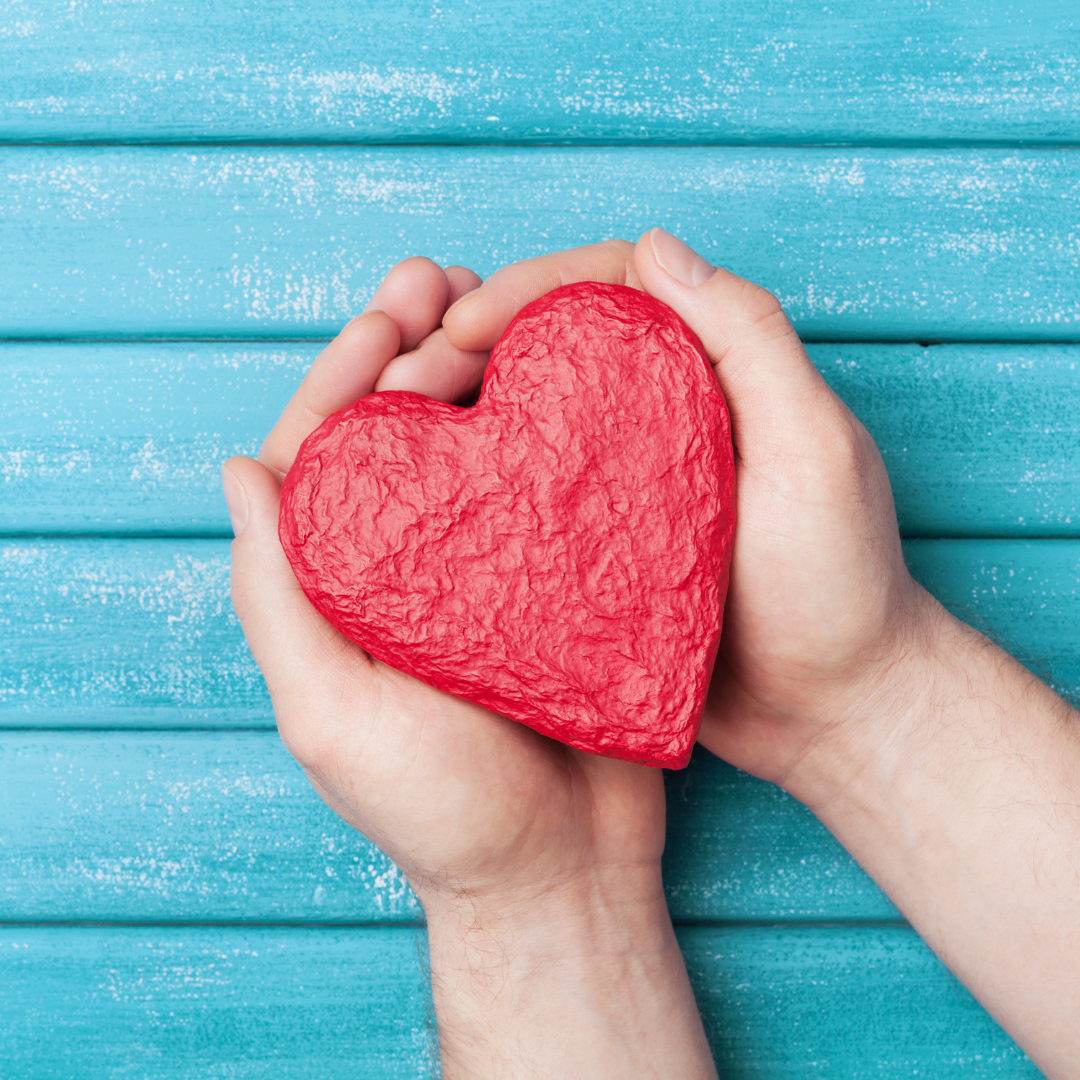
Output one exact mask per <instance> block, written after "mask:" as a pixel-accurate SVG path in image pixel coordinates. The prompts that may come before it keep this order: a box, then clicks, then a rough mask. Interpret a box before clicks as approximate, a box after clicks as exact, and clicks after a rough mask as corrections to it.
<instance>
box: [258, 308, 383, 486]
mask: <svg viewBox="0 0 1080 1080" xmlns="http://www.w3.org/2000/svg"><path fill="white" fill-rule="evenodd" d="M400 342H401V336H400V333H399V331H398V325H397V323H396V322H395V321H394V320H393V319H392V318H391V317H390V316H389V315H388V314H386V313H385V312H382V311H373V312H369V313H368V314H366V315H360V316H359V317H358V318H355V319H353V320H352V322H350V323H348V324H346V326H345V328H344V329H343V330H342V331H341V333H340V334H338V336H337V337H336V338H334V340H333V341H331V342H330V344H329V345H327V346H326V348H325V349H323V351H322V352H321V353H319V355H318V356H317V357H316V358H315V362H314V363H313V364H312V365H311V367H310V369H309V370H308V373H307V374H306V375H305V376H304V379H303V382H301V383H300V385H299V386H298V387H297V390H296V393H295V394H293V396H292V399H291V400H290V401H289V404H288V405H286V406H285V409H284V411H283V412H282V414H281V416H280V417H279V418H278V422H277V423H276V424H275V425H274V427H273V429H272V430H271V432H270V434H269V435H267V437H266V441H265V442H264V443H263V444H262V448H261V449H260V450H259V461H261V462H262V463H263V465H265V466H266V467H267V468H268V469H269V470H270V471H271V472H272V473H273V474H274V475H275V476H276V477H277V478H278V480H282V479H284V477H285V474H286V473H287V472H288V471H289V468H290V467H291V466H292V463H293V461H294V459H295V458H296V452H297V451H298V450H299V449H300V444H301V443H302V442H303V441H304V440H305V439H306V438H307V437H308V436H309V435H310V434H311V433H312V432H313V431H314V430H315V429H316V428H317V427H318V426H319V425H320V424H321V423H322V422H323V421H324V420H325V419H326V418H327V417H328V416H331V415H332V414H333V413H336V412H337V411H338V410H339V409H344V408H345V406H346V405H351V404H352V403H353V402H354V401H356V400H357V399H358V398H362V397H363V396H364V395H365V394H370V393H371V391H372V390H373V389H374V388H375V382H376V380H377V379H378V377H379V375H380V374H381V373H382V370H383V368H384V367H386V365H387V364H388V363H389V362H390V361H391V360H392V359H393V358H394V357H395V356H396V355H397V353H398V349H399V347H400Z"/></svg>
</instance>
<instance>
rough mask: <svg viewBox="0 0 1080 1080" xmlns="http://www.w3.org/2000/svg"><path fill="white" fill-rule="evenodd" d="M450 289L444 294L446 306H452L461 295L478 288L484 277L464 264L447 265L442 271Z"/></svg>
mask: <svg viewBox="0 0 1080 1080" xmlns="http://www.w3.org/2000/svg"><path fill="white" fill-rule="evenodd" d="M444 272H445V274H446V280H447V282H448V283H449V285H450V289H449V291H448V292H447V294H446V305H447V307H453V305H454V304H456V303H457V302H458V301H459V300H460V299H461V298H462V297H463V296H465V295H467V294H468V293H471V292H472V291H473V290H474V289H479V288H480V286H481V285H483V283H484V279H483V278H482V277H481V276H480V275H479V274H478V273H476V271H475V270H469V269H467V268H466V267H464V266H448V267H447V268H446V270H445V271H444Z"/></svg>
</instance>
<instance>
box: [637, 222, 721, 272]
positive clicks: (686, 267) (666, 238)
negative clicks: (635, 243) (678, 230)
mask: <svg viewBox="0 0 1080 1080" xmlns="http://www.w3.org/2000/svg"><path fill="white" fill-rule="evenodd" d="M649 243H651V244H652V250H653V255H654V256H655V257H656V261H657V262H658V263H659V264H660V266H661V267H662V268H663V269H664V270H666V271H667V272H668V273H669V274H670V275H671V276H672V277H673V278H674V279H675V280H676V281H678V282H681V283H682V284H683V285H691V286H694V285H702V284H704V283H705V282H706V281H708V280H709V278H711V277H712V276H713V274H715V273H716V267H715V266H713V265H712V264H710V263H707V262H706V261H705V260H704V259H703V258H702V257H701V256H700V255H699V254H698V253H697V252H696V251H695V250H694V249H693V248H692V247H689V246H688V245H687V244H684V243H683V242H682V241H681V240H680V239H679V238H678V237H677V236H672V235H671V233H669V232H664V230H663V229H653V231H652V232H651V233H649Z"/></svg>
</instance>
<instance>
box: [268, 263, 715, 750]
mask: <svg viewBox="0 0 1080 1080" xmlns="http://www.w3.org/2000/svg"><path fill="white" fill-rule="evenodd" d="M734 515H735V470H734V461H733V453H732V446H731V434H730V424H729V419H728V412H727V406H726V404H725V402H724V399H723V396H722V395H721V393H720V390H719V387H718V386H717V382H716V378H715V376H714V375H713V372H712V371H711V369H710V367H709V365H708V363H707V361H706V359H705V356H704V353H703V352H702V350H701V346H700V345H699V343H698V341H697V339H696V338H695V337H694V335H693V334H692V333H691V332H690V330H689V329H688V328H687V327H686V326H685V325H684V324H683V322H682V321H681V320H680V319H679V318H678V316H677V315H675V313H674V312H673V311H671V309H670V308H668V307H666V306H665V305H664V304H662V303H660V302H659V301H658V300H655V299H654V298H652V297H651V296H649V295H647V294H646V293H642V292H638V291H636V290H634V289H628V288H624V287H622V286H616V285H602V284H598V283H596V282H583V283H579V284H576V285H567V286H565V287H563V288H560V289H556V290H555V291H554V292H550V293H548V294H547V295H546V296H543V297H541V298H540V299H539V300H537V301H535V302H534V303H532V304H530V305H529V306H528V307H526V308H525V309H524V310H522V311H521V312H520V313H519V314H518V316H517V317H516V318H515V319H514V321H513V322H512V323H511V324H510V326H509V327H508V328H507V330H506V333H505V334H503V336H502V338H501V339H500V341H499V343H498V344H497V345H496V346H495V349H494V350H493V351H492V354H491V360H490V362H489V364H488V368H487V372H486V374H485V377H484V385H483V389H482V390H481V393H480V398H479V400H478V401H477V403H476V405H474V406H473V407H471V408H461V407H458V406H454V405H447V404H444V403H443V402H440V401H434V400H432V399H430V398H425V397H422V396H421V395H419V394H412V393H404V392H397V391H393V392H387V393H379V394H371V395H369V396H368V397H365V398H361V399H360V400H359V401H357V402H356V403H355V404H354V405H351V406H349V407H348V408H346V409H343V410H342V411H341V412H339V413H337V414H335V415H334V416H332V417H330V418H329V419H328V420H326V421H325V422H324V423H323V424H322V425H321V426H320V427H319V428H318V430H316V431H315V432H314V433H313V434H311V435H310V436H309V437H308V439H307V440H306V441H305V442H304V444H303V446H302V447H301V449H300V453H299V455H298V456H297V458H296V462H295V463H294V464H293V467H292V468H291V469H290V471H289V475H288V477H287V478H286V480H285V483H284V485H283V487H282V492H281V516H280V522H279V534H280V537H281V542H282V545H283V547H284V549H285V552H286V554H287V556H288V558H289V561H290V563H291V564H292V567H293V570H294V571H295V573H296V576H297V579H298V580H299V582H300V585H301V586H302V588H303V590H304V592H305V594H306V595H307V597H308V598H309V599H310V601H311V602H312V604H314V606H315V607H316V609H317V610H318V611H319V612H320V613H321V614H322V615H323V616H324V617H325V618H326V619H328V620H329V621H330V622H331V623H332V624H333V625H334V626H335V627H336V628H337V629H338V630H339V631H340V632H341V633H343V634H344V635H345V636H346V637H348V638H350V639H351V640H352V641H354V642H356V643H357V644H358V645H360V646H361V647H362V648H364V649H365V650H367V651H368V652H369V653H371V655H372V656H374V657H376V658H377V659H379V660H382V661H384V662H386V663H387V664H390V665H391V666H393V667H395V668H397V669H398V670H400V671H403V672H406V673H408V674H410V675H414V676H416V678H418V679H422V680H423V681H424V682H426V683H428V684H430V685H431V686H434V687H437V688H438V689H440V690H445V691H447V692H449V693H451V694H455V695H457V696H458V697H462V698H466V699H468V700H469V701H473V702H476V703H477V704H478V705H482V706H483V707H484V708H486V709H491V710H493V711H495V712H497V713H502V714H503V715H505V716H508V717H511V718H512V719H514V720H518V721H521V722H522V723H524V724H528V725H529V726H530V727H532V728H535V729H536V730H537V731H539V732H541V733H542V734H544V735H548V736H551V737H552V738H554V739H558V740H560V741H561V742H564V743H568V744H569V745H570V746H575V747H577V748H579V749H581V750H586V751H590V752H592V753H596V754H604V755H606V756H608V757H616V758H622V759H625V760H627V761H636V762H640V763H642V764H646V765H658V766H660V765H662V766H666V767H682V766H684V765H685V764H686V763H687V761H688V760H689V757H690V752H691V749H692V748H693V744H694V741H695V739H696V736H697V729H698V724H699V722H700V715H701V709H702V706H703V704H704V700H705V694H706V691H707V688H708V684H709V677H710V673H711V669H712V665H713V660H714V658H715V655H716V648H717V644H718V641H719V637H720V625H721V614H722V610H723V603H724V596H725V593H726V590H727V578H728V562H729V557H730V552H731V543H732V537H733V534H734V527H735V519H734Z"/></svg>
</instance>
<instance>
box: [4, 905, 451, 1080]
mask: <svg viewBox="0 0 1080 1080" xmlns="http://www.w3.org/2000/svg"><path fill="white" fill-rule="evenodd" d="M421 933H422V932H419V931H409V930H405V931H394V930H386V929H382V930H362V931H356V930H352V931H349V930H341V929H321V930H313V929H312V930H295V929H293V930H284V931H283V930H274V929H255V928H250V927H249V928H243V929H241V928H229V929H222V928H214V927H189V928H185V929H168V928H163V927H145V928H139V929H111V928H104V927H102V928H87V927H81V928H77V929H76V928H69V927H66V928H51V927H50V928H46V927H12V926H7V927H2V928H0V968H2V969H3V974H2V975H0V1074H2V1075H4V1076H18V1077H20V1078H25V1080H31V1078H32V1080H46V1078H48V1080H54V1078H55V1080H69V1078H70V1077H74V1076H78V1077H79V1078H80V1080H99V1078H100V1080H106V1078H108V1080H113V1078H115V1077H118V1076H124V1075H137V1076H139V1077H145V1078H147V1080H149V1078H151V1077H152V1078H155V1080H157V1078H160V1080H166V1078H168V1080H186V1078H188V1077H192V1076H200V1077H214V1078H226V1077H228V1078H229V1080H241V1078H242V1080H248V1078H256V1077H259V1078H263V1077H270V1076H273V1077H281V1078H296V1080H300V1078H305V1080H307V1078H309V1077H320V1078H321V1077H326V1078H333V1077H343V1078H344V1077H356V1076H358V1075H362V1076H363V1077H364V1078H365V1080H367V1078H368V1077H372V1078H373V1080H384V1078H385V1080H390V1078H401V1080H406V1078H407V1080H414V1078H416V1077H426V1076H438V1070H437V1068H435V1067H434V1062H433V1060H432V1057H431V1054H430V1052H429V1047H430V1046H431V1045H432V1042H433V1038H432V1035H431V1026H430V1022H429V1019H428V1017H429V1015H430V997H429V995H428V993H427V989H426V986H425V983H424V978H423V975H422V972H421V967H420V963H421V961H420V958H421V955H422V954H421V952H420V948H421V947H422V938H421V936H420V935H421ZM358 1070H360V1071H358Z"/></svg>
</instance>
